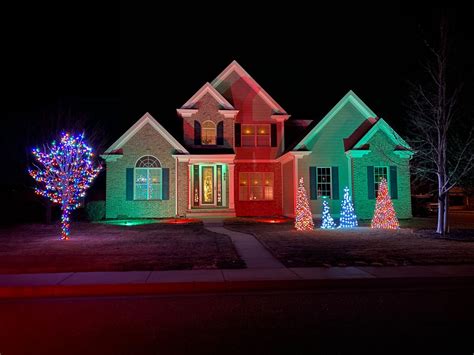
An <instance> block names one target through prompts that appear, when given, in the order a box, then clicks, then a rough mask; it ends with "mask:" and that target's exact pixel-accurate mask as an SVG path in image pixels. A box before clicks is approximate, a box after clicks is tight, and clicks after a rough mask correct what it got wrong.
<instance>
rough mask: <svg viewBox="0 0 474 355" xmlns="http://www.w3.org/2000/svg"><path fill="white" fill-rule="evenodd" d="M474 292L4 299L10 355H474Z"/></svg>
mask: <svg viewBox="0 0 474 355" xmlns="http://www.w3.org/2000/svg"><path fill="white" fill-rule="evenodd" d="M473 296H474V286H473V285H470V284H467V285H466V284H464V285H461V286H459V285H457V286H452V285H451V286H447V285H443V284H441V283H440V284H436V285H432V286H424V287H421V288H420V287H416V286H410V287H397V288H396V289H395V288H375V289H374V288H370V289H363V290H361V289H351V290H347V289H337V290H335V289H327V290H318V291H305V292H301V291H299V292H297V291H282V292H258V293H236V294H197V295H166V296H146V297H145V296H136V297H103V298H100V297H94V298H67V299H66V298H63V299H59V298H58V299H53V298H50V299H32V300H3V301H0V353H1V355H10V354H249V353H250V354H254V353H259V354H272V353H293V354H297V353H298V354H299V353H311V354H315V353H323V354H333V353H334V354H359V353H363V354H368V353H377V354H387V353H396V354H411V353H416V354H424V353H426V354H438V353H439V354H472V353H473V351H474V333H473V330H474V327H473V324H474V323H473V320H474V306H473V300H474V297H473Z"/></svg>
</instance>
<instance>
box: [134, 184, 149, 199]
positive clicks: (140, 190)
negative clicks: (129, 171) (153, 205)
mask: <svg viewBox="0 0 474 355" xmlns="http://www.w3.org/2000/svg"><path fill="white" fill-rule="evenodd" d="M147 198H148V189H147V185H146V184H136V185H135V199H136V200H146V199H147Z"/></svg>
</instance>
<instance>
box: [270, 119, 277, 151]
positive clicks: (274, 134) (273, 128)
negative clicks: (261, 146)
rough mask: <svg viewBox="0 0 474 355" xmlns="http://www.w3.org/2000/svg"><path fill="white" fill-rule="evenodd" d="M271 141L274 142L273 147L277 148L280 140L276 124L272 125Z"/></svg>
mask: <svg viewBox="0 0 474 355" xmlns="http://www.w3.org/2000/svg"><path fill="white" fill-rule="evenodd" d="M271 134H272V135H271V140H272V144H271V145H272V147H277V146H278V145H277V143H278V139H277V125H276V123H272V125H271Z"/></svg>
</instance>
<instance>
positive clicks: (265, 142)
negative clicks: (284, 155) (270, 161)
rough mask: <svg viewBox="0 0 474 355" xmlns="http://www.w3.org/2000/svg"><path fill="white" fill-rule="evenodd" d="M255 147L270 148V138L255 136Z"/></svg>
mask: <svg viewBox="0 0 474 355" xmlns="http://www.w3.org/2000/svg"><path fill="white" fill-rule="evenodd" d="M257 146H259V147H269V146H270V136H257Z"/></svg>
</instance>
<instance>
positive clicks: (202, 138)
mask: <svg viewBox="0 0 474 355" xmlns="http://www.w3.org/2000/svg"><path fill="white" fill-rule="evenodd" d="M177 112H178V114H179V115H180V116H181V117H182V118H183V132H184V142H185V144H186V145H187V146H189V147H192V148H203V149H209V150H214V149H216V148H232V147H233V146H234V120H235V117H236V116H237V114H238V112H239V111H238V110H236V109H235V108H234V106H233V105H232V104H231V103H230V102H229V101H227V100H226V99H225V98H224V97H223V96H222V95H221V94H220V93H219V92H218V91H217V90H216V89H215V88H214V87H213V86H212V85H211V84H209V83H206V84H204V86H203V87H202V88H201V89H199V90H198V91H197V92H196V93H195V94H194V95H193V97H191V98H190V99H189V100H188V101H187V102H186V103H185V104H184V105H183V106H181V108H180V109H178V110H177Z"/></svg>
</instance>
